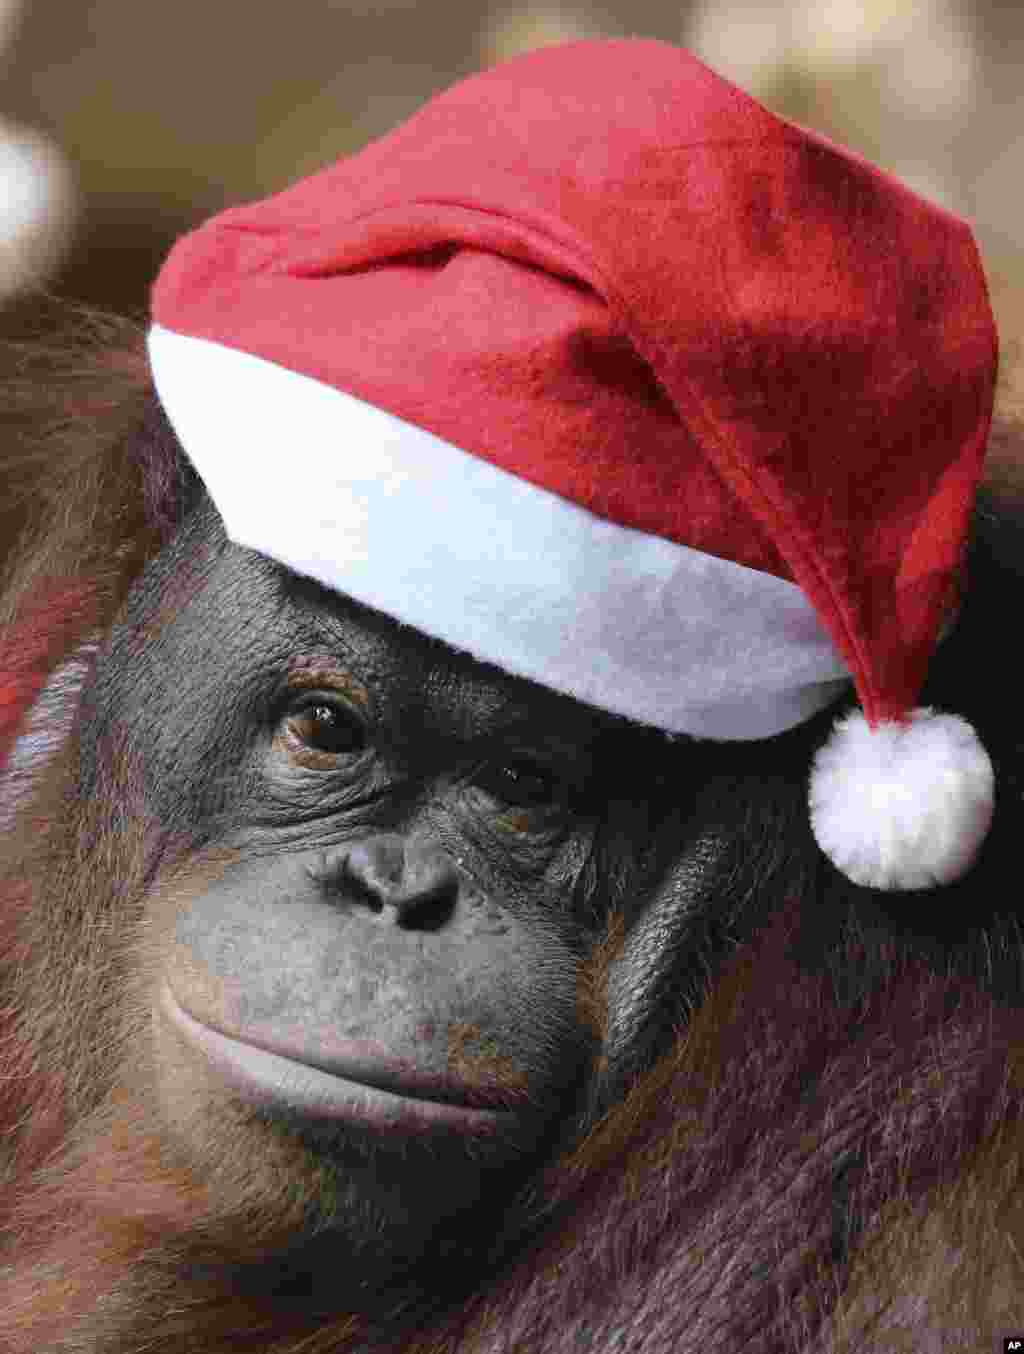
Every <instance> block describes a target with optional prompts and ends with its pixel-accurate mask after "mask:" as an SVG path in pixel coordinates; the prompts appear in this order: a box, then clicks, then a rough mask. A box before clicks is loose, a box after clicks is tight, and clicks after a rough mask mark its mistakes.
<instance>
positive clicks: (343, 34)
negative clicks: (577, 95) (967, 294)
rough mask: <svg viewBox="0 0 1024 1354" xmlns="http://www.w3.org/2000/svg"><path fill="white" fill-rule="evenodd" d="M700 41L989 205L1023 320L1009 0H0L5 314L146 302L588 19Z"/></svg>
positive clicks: (856, 139)
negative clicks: (371, 151)
mask: <svg viewBox="0 0 1024 1354" xmlns="http://www.w3.org/2000/svg"><path fill="white" fill-rule="evenodd" d="M626 34H639V35H644V36H649V37H657V38H663V39H666V40H668V41H671V42H677V43H682V44H684V45H686V46H688V47H690V48H691V49H693V50H694V51H695V52H696V53H697V54H698V55H700V56H701V57H703V58H704V59H705V60H706V61H707V62H708V63H709V64H710V65H711V66H713V67H714V68H715V69H716V70H718V71H720V72H721V73H722V74H724V75H726V76H728V77H730V78H731V79H733V80H735V81H736V82H737V83H738V84H740V85H742V86H743V87H744V88H745V89H747V90H749V91H750V92H751V93H753V94H754V95H755V96H757V97H758V98H760V99H761V100H762V101H763V102H765V103H767V104H768V105H769V106H770V107H772V108H774V109H775V110H777V111H779V112H781V113H783V114H784V115H787V116H790V117H793V118H795V119H796V120H797V121H798V122H802V123H804V124H806V125H810V126H813V127H815V128H818V129H819V130H821V131H823V132H825V133H826V134H827V135H829V136H832V137H833V138H835V139H837V140H838V141H840V142H843V143H844V144H847V145H850V146H852V147H854V148H856V149H857V150H859V151H861V152H862V153H863V154H865V155H866V156H867V157H868V158H869V159H871V160H873V161H875V162H876V163H878V164H881V165H883V166H884V167H886V168H887V169H890V170H892V171H894V172H895V173H896V174H897V175H899V176H900V177H902V178H903V179H904V180H906V181H907V182H909V183H910V184H911V185H912V186H914V187H916V188H917V189H918V190H919V191H920V192H922V193H923V194H925V195H926V196H928V197H930V198H932V199H934V200H936V201H938V202H941V203H944V204H945V205H947V206H949V207H951V208H952V209H953V210H955V211H957V212H959V213H961V214H963V215H965V216H967V217H968V218H970V219H971V221H972V222H973V224H974V226H975V229H976V231H977V235H978V238H979V241H980V243H981V246H982V249H983V252H984V255H985V258H986V263H987V266H988V269H989V273H990V277H991V280H992V283H993V289H994V293H995V294H994V301H995V304H996V308H997V312H998V317H999V320H1000V325H1001V329H1002V332H1003V335H1004V341H1005V342H1007V344H1008V346H1012V344H1013V340H1014V337H1015V335H1017V334H1022V333H1024V318H1022V317H1024V213H1022V211H1021V205H1020V204H1021V187H1020V185H1021V183H1022V181H1024V80H1022V79H1021V71H1022V70H1024V4H1019V3H1016V2H1015V0H1014V2H1008V0H677V3H670V0H593V2H592V3H591V2H589V0H572V3H569V0H566V3H564V4H556V3H537V4H530V3H525V4H523V3H520V4H516V3H508V4H504V5H502V4H495V5H493V6H487V5H482V4H479V3H476V2H475V0H441V2H440V3H437V0H435V3H433V4H429V5H428V4H416V3H414V0H289V3H288V4H271V3H260V2H259V0H255V2H254V0H175V3H174V4H173V5H171V4H156V3H151V2H150V0H0V330H4V329H6V330H7V332H8V333H11V332H17V331H18V330H19V329H20V328H21V326H22V325H23V323H25V322H26V317H29V318H31V315H32V313H33V312H34V311H36V310H38V302H37V300H36V298H34V297H33V296H32V294H31V290H30V289H31V288H32V287H34V286H37V285H38V284H40V283H42V284H44V285H45V286H46V287H47V288H48V289H49V290H52V291H55V292H57V293H58V294H60V295H66V296H70V297H74V298H78V299H81V300H84V301H87V302H91V303H94V304H99V305H101V306H104V307H109V308H113V309H116V310H119V311H123V312H128V313H133V314H139V315H141V314H143V313H144V311H145V307H146V298H147V290H148V286H149V283H150V281H151V279H152V277H153V275H154V273H155V272H156V269H157V268H158V266H159V263H160V260H161V259H162V257H163V255H164V253H165V252H166V250H167V248H168V246H169V245H170V243H171V241H172V240H173V239H174V237H175V236H176V235H178V234H179V233H180V232H181V231H183V230H185V229H186V228H187V227H188V226H190V225H191V224H193V223H194V222H196V221H197V220H198V219H200V218H202V217H204V216H206V215H208V214H209V213H211V212H213V211H215V210H217V209H218V208H220V207H222V206H224V205H226V204H227V203H230V202H234V201H238V200H240V199H245V198H250V197H255V196H259V195H262V194H264V193H267V192H268V191H271V190H273V189H275V188H277V187H281V186H283V185H284V184H286V183H287V182H288V181H290V180H292V179H294V178H296V177H298V176H300V175H302V174H305V173H308V172H310V171H311V170H313V169H315V168H316V167H317V166H319V165H322V164H324V163H325V162H327V161H330V160H331V159H333V158H335V157H337V156H339V155H342V154H345V153H346V152H349V151H352V150H354V149H356V148H358V147H359V146H360V145H362V144H363V143H364V142H365V141H367V140H368V139H369V138H371V137H375V136H378V135H380V134H381V133H383V132H385V131H387V130H388V129H389V128H390V127H392V126H394V125H395V123H397V122H399V121H401V120H402V119H403V118H405V117H406V116H407V115H408V114H409V113H411V112H412V111H413V110H414V109H415V108H416V107H417V106H418V105H419V104H420V103H421V102H423V101H424V100H425V99H427V98H429V97H430V95H431V94H433V93H434V92H435V91H437V90H439V89H441V88H443V87H444V86H446V85H448V84H450V83H451V82H452V80H454V79H456V78H457V77H459V76H461V75H465V74H468V73H470V72H471V71H473V70H474V69H476V68H478V67H480V66H481V65H485V64H489V63H492V62H495V61H497V60H500V59H502V58H504V57H507V56H510V55H512V54H514V53H516V52H520V51H524V50H526V49H529V48H532V47H537V46H540V45H543V44H546V43H550V42H554V41H558V40H562V39H568V38H576V37H588V36H621V35H626Z"/></svg>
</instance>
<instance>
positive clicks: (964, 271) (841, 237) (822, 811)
mask: <svg viewBox="0 0 1024 1354" xmlns="http://www.w3.org/2000/svg"><path fill="white" fill-rule="evenodd" d="M153 320H154V325H153V329H152V331H151V334H150V350H151V358H152V365H153V373H154V378H155V381H156V384H157V389H158V391H159V393H160V397H161V400H162V402H163V404H164V406H165V408H166V410H167V413H168V415H169V417H170V419H171V421H172V423H173V424H174V426H175V428H176V429H177V431H178V434H179V436H180V438H181V440H182V443H183V445H184V446H185V448H186V450H187V452H188V453H189V455H190V456H191V458H192V460H193V461H194V463H195V465H196V467H197V469H198V471H199V473H200V474H201V475H202V476H203V478H204V480H205V481H206V484H207V486H208V488H209V490H210V492H211V495H212V497H213V499H214V501H215V503H216V504H217V507H218V509H219V511H220V512H221V515H222V516H223V519H224V522H225V526H226V528H227V530H228V532H229V534H230V536H231V537H232V539H234V540H236V541H238V542H239V543H241V544H243V545H247V546H250V547H252V548H254V549H257V550H260V551H263V552H264V553H266V554H268V555H270V556H272V557H274V558H275V559H278V560H281V561H282V562H284V563H285V564H288V565H289V566H291V567H292V568H294V569H296V570H298V571H300V572H302V573H304V574H309V575H311V576H312V577H315V578H317V579H318V580H320V581H321V582H323V583H325V584H327V585H329V586H331V587H335V588H337V589H339V590H341V591H343V592H345V593H348V594H350V595H351V596H353V597H356V598H358V599H359V600H361V601H363V602H366V603H367V604H369V605H371V606H374V607H376V608H378V609H380V610H382V611H384V612H386V613H388V614H390V615H393V616H395V617H396V618H397V619H399V620H401V621H403V622H406V623H408V624H411V625H414V626H416V627H417V628H418V629H420V630H421V631H424V632H425V633H428V634H431V635H435V636H437V637H439V638H441V639H443V640H446V641H447V642H448V643H450V644H452V645H454V646H455V647H457V648H459V649H463V650H466V651H467V652H469V653H472V654H474V655H475V656H476V657H478V658H480V659H482V660H485V661H487V662H490V663H495V664H498V665H499V666H501V667H503V668H505V669H506V670H508V671H510V672H512V673H516V674H518V675H521V676H525V677H528V678H531V679H533V680H535V681H538V682H541V683H543V684H545V685H547V686H549V687H551V688H553V689H555V690H559V691H563V692H566V693H568V694H571V695H573V696H575V697H577V698H578V699H580V700H583V701H586V702H588V703H590V704H593V705H596V706H598V707H600V708H604V709H607V710H611V711H615V712H617V713H621V714H625V715H628V716H630V717H631V718H634V719H636V720H640V721H643V722H645V723H648V724H654V725H656V726H658V727H661V728H664V729H666V730H672V731H680V732H685V733H690V734H693V735H696V736H699V737H709V738H721V739H736V738H739V739H753V738H763V737H769V736H772V735H774V734H777V733H779V732H782V731H783V730H785V729H787V728H790V727H793V726H794V725H796V724H799V723H801V722H803V721H804V720H806V719H808V718H810V717H811V716H812V715H813V714H814V713H816V712H817V711H818V710H820V709H822V708H823V707H824V706H825V705H827V704H829V703H830V702H831V701H833V700H834V699H835V698H836V696H837V694H839V693H841V692H842V690H843V689H844V685H845V684H846V683H848V682H849V680H850V679H851V678H852V680H853V683H854V685H855V687H856V691H857V695H858V698H859V700H860V705H861V708H862V711H863V714H862V715H860V716H858V717H857V718H856V719H855V720H854V721H853V722H852V723H851V722H850V721H847V723H846V725H845V726H844V731H840V732H837V734H836V736H835V737H834V738H833V740H831V742H830V744H829V745H828V746H827V747H826V749H825V750H824V751H823V753H822V755H821V756H820V757H819V760H818V763H817V764H816V767H815V771H814V774H813V777H812V786H811V807H812V821H813V824H814V827H815V831H816V833H817V835H818V839H819V841H820V842H821V843H822V845H823V847H824V849H825V850H826V851H827V852H828V854H829V855H830V856H831V857H832V858H833V860H834V861H835V862H836V864H837V865H838V866H839V868H841V869H843V870H845V871H846V873H847V874H849V875H850V877H851V878H854V879H857V880H858V882H861V883H866V884H872V885H875V886H877V887H889V888H909V887H921V886H925V885H927V884H930V883H934V882H937V881H941V880H944V879H948V878H955V877H956V876H957V875H958V874H960V873H962V872H963V870H964V869H966V868H967V866H968V865H969V863H970V861H971V860H972V859H973V857H974V854H975V852H976V850H977V847H978V845H979V843H980V841H981V840H982V839H983V837H984V835H985V833H986V831H987V828H988V824H989V820H990V818H991V811H992V773H991V765H990V763H989V760H988V758H987V756H986V755H985V753H984V750H983V749H982V748H981V746H980V744H979V743H978V741H977V739H976V737H975V736H974V734H973V732H972V731H970V730H969V728H968V726H967V725H966V724H964V722H963V721H962V720H957V719H955V717H952V716H934V714H933V712H927V714H926V713H925V712H920V711H917V712H915V711H914V704H915V701H916V700H917V697H918V693H919V692H920V689H921V686H922V683H923V681H924V676H925V672H926V668H927V664H928V660H929V657H930V655H931V652H932V650H933V648H934V646H935V644H936V643H937V640H938V636H939V633H940V630H941V629H942V628H943V626H946V625H948V624H950V623H951V622H952V619H953V617H954V615H955V610H956V604H957V573H958V566H959V563H960V559H961V553H962V549H963V545H964V540H965V535H966V531H967V525H968V520H969V515H970V510H971V504H972V501H973V495H974V491H975V487H976V484H977V481H978V478H979V475H980V471H981V464H982V457H983V454H984V448H985V443H986V438H987V433H988V426H989V420H990V417H991V408H992V398H993V386H994V376H995V366H996V334H995V328H994V324H993V320H992V314H991V310H990V308H989V303H988V298H987V293H986V286H985V281H984V276H983V272H982V268H981V264H980V261H979V257H978V252H977V249H976V247H975V244H974V241H973V239H972V237H971V233H970V231H969V229H968V228H967V226H966V225H965V224H964V223H963V222H962V221H960V220H958V219H956V218H955V217H953V216H951V215H950V214H949V213H947V212H945V211H943V210H941V209H939V208H937V207H935V206H933V205H932V204H929V203H927V202H924V201H923V200H922V199H920V198H919V197H917V196H915V195H914V194H913V193H912V192H910V191H909V190H908V189H906V188H905V187H903V186H902V185H900V184H899V183H897V182H895V181H894V180H893V179H891V178H889V177H888V176H886V175H885V174H883V173H882V172H880V171H879V170H877V169H875V168H873V167H871V166H870V165H868V164H866V163H865V162H864V161H863V160H861V159H859V158H858V157H857V156H855V155H853V154H851V153H850V152H849V151H845V150H842V149H839V148H838V147H836V146H833V145H832V144H830V143H829V142H828V141H826V140H825V139H824V138H822V137H820V136H817V135H815V134H813V133H811V132H808V131H806V130H804V129H802V128H799V127H797V126H794V125H793V124H791V123H789V122H786V121H785V120H783V119H781V118H779V117H777V116H776V115H774V114H772V113H770V112H769V111H767V110H766V109H764V108H763V107H761V106H760V105H759V104H758V103H756V102H755V101H754V100H753V99H751V98H749V97H748V96H747V95H745V94H744V93H743V92H742V91H740V90H738V89H736V88H735V87H734V86H732V85H730V84H729V83H728V82H727V81H725V80H723V79H721V78H720V77H719V76H717V75H715V74H714V73H713V72H712V71H710V70H708V69H707V67H705V66H703V65H702V64H701V63H700V62H699V61H697V60H696V59H695V58H694V57H693V56H691V55H690V54H689V53H687V52H685V51H682V50H680V49H678V48H675V47H671V46H668V45H665V44H662V43H656V42H649V41H640V40H635V41H607V42H583V43H574V44H569V45H566V46H558V47H550V48H545V49H542V50H540V51H537V52H533V53H531V54H529V55H527V56H524V57H520V58H518V59H516V60H514V61H511V62H509V63H507V64H505V65H502V66H498V67H496V68H494V69H492V70H489V71H485V72H484V73H482V74H480V75H477V76H474V77H473V78H471V79H469V80H466V81H464V82H462V83H461V84H458V85H456V86H455V87H454V88H452V89H450V90H448V91H447V92H446V93H444V94H442V95H440V96H439V97H437V98H435V99H434V100H432V101H431V102H430V103H428V104H427V105H426V106H425V107H424V108H423V109H421V110H420V112H418V113H417V114H416V115H415V116H414V117H412V118H411V119H410V120H409V121H408V122H407V123H405V124H404V125H403V126H401V127H399V128H398V129H396V130H395V131H393V132H392V133H390V134H389V135H387V136H385V137H383V138H382V139H380V140H379V141H376V142H374V143H372V144H371V145H369V146H368V147H366V148H365V149H364V150H363V151H361V152H360V153H359V154H357V155H354V156H352V157H350V158H348V159H345V160H342V161H340V162H338V163H337V164H334V165H332V166H330V167H329V168H327V169H325V170H323V171H321V172H320V173H318V174H316V175H314V176H312V177H311V178H308V179H306V180H304V181H302V182H300V183H298V184H296V185H294V186H293V187H292V188H289V189H288V190H286V191H285V192H283V193H280V194H278V195H277V196H275V197H272V198H269V199H267V200H265V201H262V202H258V203H255V204H252V205H249V206H243V207H239V208H235V209H232V210H230V211H227V212H223V213H221V214H220V215H219V216H216V217H214V218H213V219H212V220H211V221H209V222H207V223H206V224H204V225H202V226H200V227H199V229H197V230H195V231H193V232H192V233H191V234H189V235H187V236H185V237H184V238H183V239H182V240H180V241H179V242H178V244H177V245H176V246H175V248H174V250H173V251H172V253H171V255H170V258H169V259H168V261H167V263H166V264H165V266H164V268H163V270H162V272H161V274H160V276H159V278H158V280H157V283H156V287H155V289H154V293H153ZM950 721H952V723H951V722H950ZM862 735H863V736H862ZM936 785H937V786H938V787H939V788H938V789H936ZM922 787H924V788H922ZM933 791H934V793H933ZM851 794H852V795H853V798H852V799H851Z"/></svg>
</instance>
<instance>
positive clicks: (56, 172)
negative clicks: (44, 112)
mask: <svg viewBox="0 0 1024 1354" xmlns="http://www.w3.org/2000/svg"><path fill="white" fill-rule="evenodd" d="M21 7H22V6H21V0H0V52H2V50H3V48H4V47H6V45H7V44H8V43H9V42H10V41H11V39H12V38H13V36H14V33H15V30H16V27H17V20H18V17H19V11H20V10H21ZM77 203H78V193H77V190H76V187H75V181H74V176H73V174H72V172H71V169H70V167H69V165H68V163H67V161H66V160H65V159H64V157H63V155H62V154H61V153H60V150H59V149H58V148H57V146H56V145H54V143H53V142H52V141H51V140H50V139H49V137H47V136H44V135H43V134H42V133H41V132H37V131H33V130H32V129H31V128H28V127H22V126H20V125H18V124H17V123H13V122H9V121H7V120H6V119H4V118H2V117H0V304H2V303H3V302H4V301H6V300H7V299H9V298H10V297H11V296H14V295H15V294H16V293H17V292H20V291H24V290H26V289H27V288H30V287H33V286H38V285H39V284H40V283H42V282H45V281H46V279H47V277H48V276H49V275H50V274H51V273H53V271H54V270H55V269H56V267H57V266H58V264H59V263H60V262H61V260H62V258H63V257H64V253H65V251H66V249H67V246H68V244H69V243H70V240H71V233H72V229H73V227H74V222H75V217H76V215H77Z"/></svg>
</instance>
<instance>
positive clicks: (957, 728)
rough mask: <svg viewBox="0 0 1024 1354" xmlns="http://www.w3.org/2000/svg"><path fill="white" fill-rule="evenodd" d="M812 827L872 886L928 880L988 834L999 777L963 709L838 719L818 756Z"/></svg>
mask: <svg viewBox="0 0 1024 1354" xmlns="http://www.w3.org/2000/svg"><path fill="white" fill-rule="evenodd" d="M809 800H810V809H811V827H812V829H813V832H814V836H815V838H816V839H817V842H818V845H819V846H820V847H821V849H822V851H824V853H825V855H826V856H828V858H829V860H831V861H832V863H833V865H835V866H836V868H837V869H838V870H841V871H842V873H843V874H845V875H846V876H847V878H849V879H852V880H853V881H854V883H856V884H863V885H865V886H866V887H868V888H874V889H924V888H932V887H934V886H935V885H936V884H949V883H952V881H953V880H954V879H958V878H959V877H960V876H961V875H962V874H964V873H965V872H966V871H967V870H968V868H969V867H970V865H971V863H972V862H973V860H974V858H975V856H976V855H977V853H978V850H979V848H980V846H981V843H982V842H983V841H984V840H985V837H986V835H987V834H988V830H989V827H990V825H991V822H992V811H993V807H994V803H995V776H994V774H993V771H992V763H991V761H990V760H989V756H988V753H987V752H986V751H985V749H984V748H983V747H982V745H981V743H980V741H979V739H978V735H977V734H976V733H975V732H974V730H973V729H972V728H971V726H970V724H968V723H967V721H966V720H965V719H961V718H960V716H959V715H948V714H940V713H938V712H937V711H935V710H932V709H919V710H913V711H911V713H910V715H909V716H908V719H907V722H906V723H897V722H892V723H885V724H880V725H878V727H877V728H876V729H874V730H872V729H871V728H870V727H869V725H868V722H867V720H866V719H865V718H864V715H863V713H862V712H861V711H860V710H854V711H853V712H852V713H851V714H849V715H846V716H845V717H844V718H843V719H840V720H839V721H838V722H837V724H836V726H835V728H834V729H833V730H832V733H831V735H830V737H829V739H828V742H827V743H825V745H824V746H823V747H822V749H821V750H820V752H819V753H818V755H817V757H816V758H815V760H814V767H813V769H812V771H811V780H810V793H809Z"/></svg>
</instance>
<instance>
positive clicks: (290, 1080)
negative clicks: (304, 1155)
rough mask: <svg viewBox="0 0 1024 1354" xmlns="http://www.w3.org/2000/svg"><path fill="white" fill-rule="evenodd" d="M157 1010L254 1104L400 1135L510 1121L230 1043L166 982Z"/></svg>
mask: <svg viewBox="0 0 1024 1354" xmlns="http://www.w3.org/2000/svg"><path fill="white" fill-rule="evenodd" d="M160 1005H161V1011H162V1014H163V1016H164V1018H165V1019H166V1020H167V1021H168V1022H169V1024H170V1025H171V1026H172V1028H173V1029H174V1030H175V1032H176V1033H177V1034H178V1035H179V1037H180V1038H182V1039H184V1041H185V1042H186V1043H187V1044H189V1045H190V1046H191V1047H193V1048H196V1049H198V1050H199V1051H200V1052H201V1053H202V1054H203V1055H204V1057H205V1058H206V1060H207V1062H209V1064H210V1065H211V1066H212V1067H213V1068H214V1069H215V1070H216V1071H217V1072H218V1074H219V1075H220V1076H221V1077H222V1079H223V1080H224V1082H225V1083H226V1084H227V1085H229V1086H231V1087H232V1088H233V1089H234V1090H236V1091H238V1092H239V1094H241V1095H242V1096H243V1097H244V1098H245V1099H246V1100H248V1101H250V1102H252V1103H254V1104H258V1105H265V1106H268V1107H271V1106H278V1107H283V1108H286V1109H289V1110H294V1111H298V1112H299V1113H301V1114H304V1115H307V1116H309V1117H311V1118H318V1119H337V1120H350V1121H358V1122H362V1123H366V1124H368V1125H372V1126H374V1127H377V1128H383V1129H387V1130H392V1129H397V1130H401V1131H415V1130H424V1129H433V1130H435V1131H436V1130H438V1129H446V1128H448V1129H451V1130H453V1131H456V1132H458V1133H460V1134H466V1133H475V1134H478V1135H488V1134H493V1133H495V1132H498V1131H500V1130H502V1129H503V1128H506V1127H507V1126H508V1125H509V1124H510V1123H511V1122H512V1120H513V1115H512V1114H511V1113H509V1112H508V1111H507V1110H493V1109H476V1108H472V1107H471V1106H469V1105H464V1104H453V1103H451V1102H450V1101H449V1102H445V1101H440V1100H431V1099H424V1098H423V1097H422V1096H420V1095H417V1094H405V1093H403V1092H404V1088H396V1089H395V1090H384V1089H383V1088H381V1087H379V1086H371V1085H368V1084H366V1083H365V1082H362V1081H353V1080H351V1079H350V1078H349V1077H346V1076H343V1075H340V1074H339V1073H336V1072H327V1071H324V1070H322V1069H321V1068H319V1067H312V1066H310V1065H309V1064H308V1063H304V1062H299V1061H297V1060H296V1059H294V1058H290V1057H287V1056H285V1055H284V1054H281V1053H272V1052H270V1051H268V1050H267V1049H262V1048H258V1047H256V1046H255V1045H254V1044H247V1043H244V1042H243V1041H242V1040H240V1039H233V1038H231V1037H230V1036H228V1035H225V1034H221V1033H219V1031H217V1030H214V1029H211V1028H210V1027H209V1026H208V1025H204V1024H202V1023H200V1021H198V1020H196V1019H195V1018H194V1017H193V1016H190V1015H189V1014H188V1012H187V1011H185V1010H184V1009H183V1008H182V1007H181V1005H180V1004H179V1003H178V1001H177V1000H176V998H175V997H174V995H173V993H172V992H171V990H170V988H169V987H168V986H167V984H164V986H163V989H162V991H161V1000H160Z"/></svg>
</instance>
